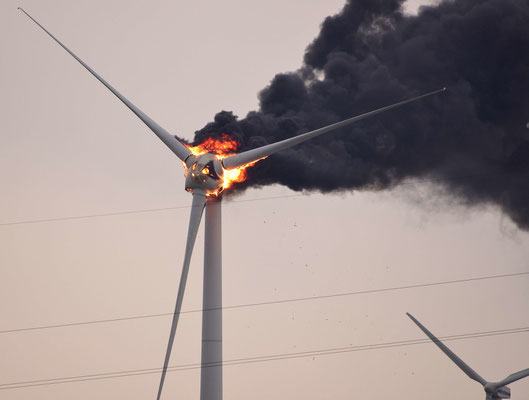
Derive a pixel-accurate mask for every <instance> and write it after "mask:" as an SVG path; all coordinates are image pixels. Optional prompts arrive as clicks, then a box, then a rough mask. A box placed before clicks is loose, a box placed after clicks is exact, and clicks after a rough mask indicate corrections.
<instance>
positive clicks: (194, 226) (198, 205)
mask: <svg viewBox="0 0 529 400" xmlns="http://www.w3.org/2000/svg"><path fill="white" fill-rule="evenodd" d="M205 204H206V196H205V195H203V194H197V193H195V194H193V204H192V206H191V215H190V217H189V229H188V232H187V243H186V251H185V255H184V265H183V266H182V275H181V277H180V286H179V287H178V295H177V297H176V306H175V310H174V314H173V322H172V324H171V332H170V333H169V343H168V344H167V351H166V353H165V360H164V363H163V369H162V376H161V378H160V386H159V388H158V396H157V397H156V399H157V400H160V396H161V395H162V388H163V383H164V381H165V374H166V373H167V366H168V365H169V358H170V357H171V350H172V348H173V342H174V336H175V333H176V327H177V325H178V318H179V317H180V310H181V309H182V301H183V299H184V291H185V288H186V281H187V273H188V271H189V263H190V261H191V254H192V253H193V246H194V244H195V239H196V237H197V232H198V227H199V226H200V220H201V219H202V213H203V211H204V205H205Z"/></svg>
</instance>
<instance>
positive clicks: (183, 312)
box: [0, 271, 529, 334]
mask: <svg viewBox="0 0 529 400" xmlns="http://www.w3.org/2000/svg"><path fill="white" fill-rule="evenodd" d="M524 275H529V271H526V272H515V273H511V274H501V275H489V276H481V277H475V278H465V279H456V280H449V281H438V282H429V283H421V284H414V285H405V286H394V287H387V288H380V289H369V290H361V291H354V292H345V293H334V294H327V295H320V296H309V297H297V298H293V299H284V300H272V301H263V302H256V303H246V304H236V305H232V306H225V307H217V308H206V309H202V308H201V309H196V310H187V311H181V312H180V314H191V313H198V312H203V311H212V310H219V309H223V310H230V309H236V308H248V307H259V306H266V305H273V304H285V303H294V302H300V301H310V300H318V299H329V298H334V297H345V296H354V295H360V294H369V293H381V292H390V291H397V290H405V289H415V288H421V287H429V286H440V285H450V284H454V283H463V282H475V281H483V280H489V279H498V278H510V277H514V276H524ZM173 314H174V313H172V312H171V313H160V314H147V315H133V316H130V317H120V318H109V319H100V320H90V321H81V322H72V323H65V324H55V325H42V326H33V327H27V328H15V329H6V330H0V334H7V333H15V332H26V331H35V330H42V329H54V328H65V327H72V326H80V325H91V324H104V323H110V322H120V321H130V320H136V319H144V318H156V317H165V316H169V315H173Z"/></svg>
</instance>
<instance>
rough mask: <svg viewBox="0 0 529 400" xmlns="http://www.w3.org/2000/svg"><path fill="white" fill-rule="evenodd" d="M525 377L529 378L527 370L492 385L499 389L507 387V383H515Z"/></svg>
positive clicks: (528, 370)
mask: <svg viewBox="0 0 529 400" xmlns="http://www.w3.org/2000/svg"><path fill="white" fill-rule="evenodd" d="M526 376H529V368H527V369H524V370H522V371H518V372H515V373H514V374H510V375H509V376H508V377H507V378H505V379H504V380H502V381H500V382H497V383H495V384H494V386H495V387H497V388H499V387H502V386H505V385H508V384H509V383H513V382H516V381H517V380H520V379H522V378H525V377H526Z"/></svg>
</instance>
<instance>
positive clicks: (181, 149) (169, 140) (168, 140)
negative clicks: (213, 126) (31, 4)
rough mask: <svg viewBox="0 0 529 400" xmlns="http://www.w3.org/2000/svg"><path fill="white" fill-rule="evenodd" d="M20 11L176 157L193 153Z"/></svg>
mask: <svg viewBox="0 0 529 400" xmlns="http://www.w3.org/2000/svg"><path fill="white" fill-rule="evenodd" d="M18 9H19V10H20V11H22V12H23V13H24V14H26V15H27V16H28V17H29V18H30V19H31V20H32V21H33V22H35V23H36V24H37V25H38V26H39V27H40V28H41V29H42V30H43V31H44V32H46V33H47V34H48V35H49V36H50V37H51V38H52V39H53V40H55V41H56V42H57V43H58V44H59V45H60V46H61V47H62V48H63V49H64V50H66V51H67V52H68V53H70V55H71V56H72V57H73V58H75V59H76V60H77V61H79V63H80V64H81V65H82V66H83V67H85V68H86V69H87V70H88V72H90V73H91V74H92V75H94V76H95V77H96V78H97V79H98V80H99V81H100V82H101V83H102V84H103V85H105V86H106V87H107V88H108V90H110V91H111V92H112V93H114V95H116V97H117V98H118V99H120V100H121V101H122V102H123V103H124V104H125V105H126V106H127V107H128V108H130V110H131V111H132V112H133V113H134V114H136V115H137V116H138V118H139V119H141V120H142V121H143V122H144V123H145V125H147V126H148V127H149V128H150V129H151V130H152V131H153V132H154V133H155V134H156V136H158V137H159V138H160V139H161V141H162V142H164V143H165V144H166V145H167V147H169V149H171V150H172V152H173V153H175V154H176V156H177V157H178V158H179V159H180V160H182V161H184V160H185V159H186V158H187V157H188V156H189V154H191V152H190V151H189V149H188V148H187V147H186V146H184V145H183V144H182V143H180V141H178V140H177V139H176V138H175V137H174V136H173V135H171V134H170V133H169V132H167V131H166V130H165V129H163V128H162V127H161V126H160V125H158V124H157V123H156V122H154V121H153V120H152V119H151V118H149V116H147V115H146V114H145V113H143V111H141V110H140V109H139V108H138V107H136V106H135V105H134V104H132V103H131V102H130V101H128V100H127V99H126V98H125V97H124V96H123V95H122V94H121V93H119V92H118V91H117V90H116V89H114V88H113V87H112V86H110V84H109V83H107V81H105V80H104V79H103V78H102V77H101V76H99V75H98V74H97V73H96V72H95V71H94V70H93V69H92V68H90V67H89V66H88V65H86V64H85V63H84V61H83V60H81V59H80V58H79V57H77V56H76V55H75V54H74V53H72V52H71V51H70V49H68V48H67V47H66V46H65V45H64V44H62V43H61V42H60V41H59V40H58V39H57V38H56V37H55V36H53V35H52V34H51V33H50V32H48V31H47V30H46V28H44V27H43V26H42V25H41V24H39V23H38V22H37V21H36V20H35V19H34V18H33V17H32V16H31V15H29V14H28V13H27V12H26V11H24V10H23V9H22V8H20V7H18Z"/></svg>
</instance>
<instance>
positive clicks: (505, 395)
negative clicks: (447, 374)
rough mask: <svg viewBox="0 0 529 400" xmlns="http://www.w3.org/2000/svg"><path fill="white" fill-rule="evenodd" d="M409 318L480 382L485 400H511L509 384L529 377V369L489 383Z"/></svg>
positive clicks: (451, 358) (430, 333) (455, 362)
mask: <svg viewBox="0 0 529 400" xmlns="http://www.w3.org/2000/svg"><path fill="white" fill-rule="evenodd" d="M406 315H407V316H408V317H410V319H411V320H412V321H413V322H414V323H415V325H417V326H418V327H419V328H420V329H421V330H422V331H423V332H424V333H425V334H426V336H428V337H429V338H430V339H431V340H432V342H434V343H435V344H436V345H437V347H439V348H440V349H441V351H442V352H443V353H445V354H446V355H447V357H448V358H449V359H450V360H452V361H453V362H454V364H456V365H457V366H458V367H459V368H460V369H461V370H462V371H463V372H464V373H465V374H466V375H467V376H468V377H469V378H470V379H473V380H475V381H476V382H479V383H480V384H481V385H482V386H483V390H485V393H486V395H485V400H499V399H510V398H511V389H509V388H508V387H507V386H506V385H508V384H509V383H513V382H516V381H517V380H520V379H522V378H525V377H526V376H529V368H527V369H524V370H522V371H518V372H515V373H513V374H510V375H509V376H508V377H507V378H505V379H503V380H501V381H499V382H488V381H486V380H485V379H483V378H482V377H481V376H480V375H479V374H478V373H477V372H476V371H474V370H473V369H472V368H470V367H469V366H468V365H467V364H466V363H465V362H464V361H463V360H462V359H460V358H459V357H458V356H457V355H456V354H455V353H454V352H453V351H452V350H450V349H449V348H448V347H446V346H445V344H444V343H443V342H441V341H440V340H439V339H437V338H436V337H435V336H434V334H433V333H432V332H430V331H429V330H428V329H426V327H425V326H424V325H423V324H421V323H420V322H419V321H417V320H416V319H415V318H414V317H413V315H411V314H409V313H406Z"/></svg>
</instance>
